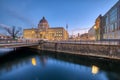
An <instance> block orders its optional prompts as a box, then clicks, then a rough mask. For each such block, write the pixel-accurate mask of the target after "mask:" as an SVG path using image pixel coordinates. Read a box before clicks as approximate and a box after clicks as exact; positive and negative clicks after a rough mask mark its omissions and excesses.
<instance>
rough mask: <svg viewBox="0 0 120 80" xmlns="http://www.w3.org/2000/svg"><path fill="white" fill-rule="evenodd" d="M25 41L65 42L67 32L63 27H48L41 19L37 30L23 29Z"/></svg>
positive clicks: (44, 20)
mask: <svg viewBox="0 0 120 80" xmlns="http://www.w3.org/2000/svg"><path fill="white" fill-rule="evenodd" d="M23 37H24V38H25V39H47V40H67V39H68V32H67V31H66V30H65V29H64V28H63V27H51V28H50V27H49V24H48V21H47V20H46V19H45V17H43V18H42V19H41V20H40V21H39V23H38V28H32V29H24V31H23Z"/></svg>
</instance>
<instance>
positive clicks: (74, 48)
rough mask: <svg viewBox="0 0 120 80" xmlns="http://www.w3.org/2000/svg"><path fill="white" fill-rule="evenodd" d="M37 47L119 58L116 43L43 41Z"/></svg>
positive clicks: (119, 49) (119, 51) (118, 48)
mask: <svg viewBox="0 0 120 80" xmlns="http://www.w3.org/2000/svg"><path fill="white" fill-rule="evenodd" d="M39 49H41V50H48V51H56V52H64V53H71V54H78V55H89V56H96V57H104V58H113V59H120V46H118V45H100V44H99V45H98V44H78V43H77V44H76V43H74V44H73V43H56V42H45V43H42V44H40V46H39Z"/></svg>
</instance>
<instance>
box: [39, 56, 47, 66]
mask: <svg viewBox="0 0 120 80" xmlns="http://www.w3.org/2000/svg"><path fill="white" fill-rule="evenodd" d="M39 57H40V62H41V65H42V66H43V67H44V66H45V64H46V62H47V57H45V56H39Z"/></svg>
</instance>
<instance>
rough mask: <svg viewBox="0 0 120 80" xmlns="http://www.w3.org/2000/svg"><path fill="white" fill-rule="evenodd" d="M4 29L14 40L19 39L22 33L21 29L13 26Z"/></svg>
mask: <svg viewBox="0 0 120 80" xmlns="http://www.w3.org/2000/svg"><path fill="white" fill-rule="evenodd" d="M4 29H5V30H6V31H7V33H8V34H9V35H10V36H11V37H12V38H13V39H15V38H17V37H18V36H19V34H20V32H21V31H22V29H21V28H20V27H16V26H12V27H11V28H8V27H4Z"/></svg>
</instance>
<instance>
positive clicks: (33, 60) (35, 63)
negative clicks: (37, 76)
mask: <svg viewBox="0 0 120 80" xmlns="http://www.w3.org/2000/svg"><path fill="white" fill-rule="evenodd" d="M32 65H33V66H36V65H37V62H36V59H35V58H32Z"/></svg>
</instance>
